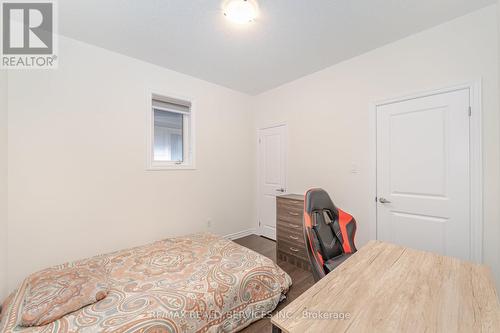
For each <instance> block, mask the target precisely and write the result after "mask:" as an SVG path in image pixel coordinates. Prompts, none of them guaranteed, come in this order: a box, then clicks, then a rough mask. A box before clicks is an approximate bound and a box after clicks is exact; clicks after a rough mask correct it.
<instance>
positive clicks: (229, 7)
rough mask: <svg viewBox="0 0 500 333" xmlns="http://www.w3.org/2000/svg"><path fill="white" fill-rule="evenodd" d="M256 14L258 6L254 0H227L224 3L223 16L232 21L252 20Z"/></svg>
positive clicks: (243, 21) (242, 22) (244, 21)
mask: <svg viewBox="0 0 500 333" xmlns="http://www.w3.org/2000/svg"><path fill="white" fill-rule="evenodd" d="M257 14H258V6H257V2H255V1H254V0H228V1H226V3H225V5H224V16H226V17H227V18H228V20H230V21H231V22H234V23H238V24H244V23H249V22H252V21H253V20H255V18H256V17H257Z"/></svg>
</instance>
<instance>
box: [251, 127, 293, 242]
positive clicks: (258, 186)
mask: <svg viewBox="0 0 500 333" xmlns="http://www.w3.org/2000/svg"><path fill="white" fill-rule="evenodd" d="M282 126H283V127H285V139H284V141H285V167H284V169H285V175H284V179H285V180H284V182H285V186H284V187H285V193H287V190H288V124H287V123H286V122H282V123H276V124H274V125H269V126H264V127H259V128H257V140H256V144H257V191H256V192H257V193H256V194H257V202H256V205H257V221H256V222H257V227H256V228H255V230H257V233H258V234H259V236H262V235H263V233H262V226H261V222H260V221H261V205H260V198H261V196H262V188H261V176H262V175H261V170H260V162H261V160H260V153H261V145H260V141H259V140H260V132H261V131H263V130H266V129H271V128H276V127H282ZM285 193H282V194H285Z"/></svg>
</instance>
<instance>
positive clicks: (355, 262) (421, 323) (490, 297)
mask: <svg viewBox="0 0 500 333" xmlns="http://www.w3.org/2000/svg"><path fill="white" fill-rule="evenodd" d="M292 288H293V287H292ZM271 322H272V323H273V324H274V325H275V326H277V327H279V328H280V329H281V330H282V331H283V332H286V333H292V332H301V333H302V332H321V333H326V332H480V331H483V332H500V305H499V301H498V296H497V293H496V290H495V285H494V282H493V279H492V277H491V273H490V270H489V268H487V267H486V266H481V265H476V264H473V263H469V262H464V261H461V260H458V259H455V258H451V257H444V256H440V255H437V254H433V253H429V252H423V251H417V250H413V249H408V248H405V247H401V246H397V245H393V244H388V243H384V242H380V241H371V242H370V243H368V244H367V245H366V246H364V247H363V248H362V249H360V250H359V251H358V252H357V253H356V254H355V255H353V256H351V257H350V258H349V259H348V260H347V261H345V262H344V263H343V264H342V265H340V266H339V267H338V268H337V269H335V270H334V271H333V272H332V273H330V274H328V275H327V276H326V277H324V278H323V279H321V280H320V281H319V282H318V283H316V284H315V285H314V286H312V287H311V288H310V289H309V290H307V291H306V292H304V293H303V294H302V295H301V296H299V297H298V298H297V299H295V300H294V301H293V302H291V303H290V304H289V305H288V306H287V307H285V308H284V309H283V310H281V311H280V312H278V313H277V314H275V315H274V316H273V318H272V319H271Z"/></svg>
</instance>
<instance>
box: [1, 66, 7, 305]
mask: <svg viewBox="0 0 500 333" xmlns="http://www.w3.org/2000/svg"><path fill="white" fill-rule="evenodd" d="M6 294H7V71H5V70H0V300H2V299H3V298H4V297H5V296H6ZM0 302H1V301H0Z"/></svg>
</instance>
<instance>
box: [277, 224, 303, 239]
mask: <svg viewBox="0 0 500 333" xmlns="http://www.w3.org/2000/svg"><path fill="white" fill-rule="evenodd" d="M276 237H277V238H278V240H279V239H282V240H285V241H289V242H294V243H295V242H297V243H300V244H305V242H304V233H303V232H302V228H300V229H298V228H297V229H296V228H290V227H286V226H282V225H280V224H278V229H277V232H276Z"/></svg>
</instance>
